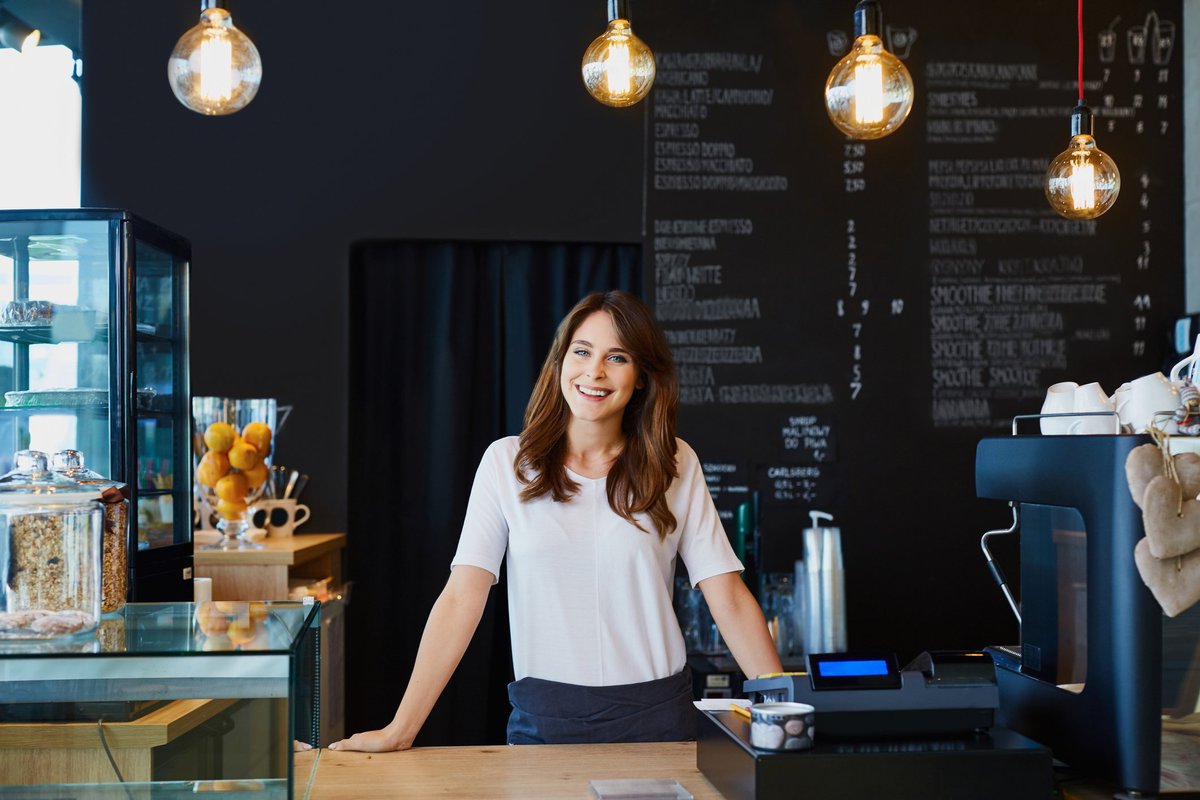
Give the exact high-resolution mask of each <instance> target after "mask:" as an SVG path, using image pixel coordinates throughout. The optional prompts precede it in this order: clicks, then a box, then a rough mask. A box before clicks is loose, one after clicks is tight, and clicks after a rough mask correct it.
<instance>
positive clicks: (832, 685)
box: [808, 653, 900, 691]
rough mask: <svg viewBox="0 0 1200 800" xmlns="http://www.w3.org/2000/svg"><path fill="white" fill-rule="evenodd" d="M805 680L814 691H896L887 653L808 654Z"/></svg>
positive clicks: (897, 679) (896, 676)
mask: <svg viewBox="0 0 1200 800" xmlns="http://www.w3.org/2000/svg"><path fill="white" fill-rule="evenodd" d="M808 677H809V680H810V681H811V683H812V687H813V689H814V690H816V691H821V690H823V689H899V688H900V671H899V670H898V669H896V657H895V656H894V655H892V654H891V653H812V654H810V655H809V656H808Z"/></svg>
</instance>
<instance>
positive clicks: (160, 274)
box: [135, 239, 175, 338]
mask: <svg viewBox="0 0 1200 800" xmlns="http://www.w3.org/2000/svg"><path fill="white" fill-rule="evenodd" d="M136 247H137V278H136V283H137V285H136V287H135V289H136V292H137V330H138V333H143V334H152V335H157V336H165V337H168V338H170V337H172V336H173V335H174V331H175V323H174V316H173V314H172V311H173V302H172V301H173V298H174V291H173V286H172V283H171V282H172V276H173V275H174V264H173V262H172V260H171V256H170V254H169V253H166V252H163V251H162V250H159V249H158V248H157V247H155V246H154V245H150V244H147V243H146V242H143V241H141V240H140V239H139V240H138V241H137V245H136Z"/></svg>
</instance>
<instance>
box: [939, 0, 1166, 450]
mask: <svg viewBox="0 0 1200 800" xmlns="http://www.w3.org/2000/svg"><path fill="white" fill-rule="evenodd" d="M1102 24H1103V25H1104V27H1103V28H1102V29H1101V30H1100V31H1099V32H1098V34H1096V39H1091V37H1090V36H1089V37H1088V39H1089V41H1088V43H1087V48H1086V49H1085V52H1086V53H1088V54H1089V55H1090V59H1089V63H1087V64H1086V65H1085V67H1086V68H1085V75H1086V76H1088V77H1087V80H1086V81H1085V86H1084V89H1085V94H1086V95H1087V97H1089V98H1091V99H1090V102H1091V104H1092V106H1093V108H1094V110H1095V113H1096V117H1097V120H1096V136H1097V142H1098V145H1099V146H1100V148H1101V149H1103V150H1105V151H1106V152H1108V153H1109V154H1110V155H1112V156H1113V157H1114V158H1115V159H1116V160H1117V161H1118V167H1119V168H1121V169H1122V178H1123V180H1122V192H1121V196H1120V197H1119V198H1118V201H1117V205H1116V206H1115V207H1114V208H1113V210H1111V211H1110V212H1109V213H1108V214H1107V215H1105V216H1104V217H1101V218H1098V219H1094V220H1067V219H1063V218H1061V217H1058V216H1056V215H1055V214H1053V212H1052V211H1051V210H1050V209H1049V208H1048V206H1047V204H1046V202H1045V200H1044V199H1043V198H1042V192H1043V181H1044V174H1045V170H1046V167H1047V165H1048V163H1049V161H1050V159H1051V158H1052V157H1053V156H1054V155H1056V154H1057V152H1059V151H1061V150H1063V149H1065V148H1066V144H1067V141H1068V139H1069V128H1068V120H1069V114H1070V107H1071V105H1072V100H1073V97H1074V94H1075V92H1074V90H1075V81H1074V80H1073V79H1072V78H1071V77H1070V76H1071V72H1070V67H1071V66H1073V65H1071V64H1069V63H1067V62H1065V61H1064V62H1063V63H1055V64H1052V65H1048V64H1045V63H1040V62H1036V61H1022V60H1013V61H1010V62H996V63H991V62H983V61H958V60H929V61H927V62H926V63H925V67H924V77H925V91H924V93H923V95H922V99H923V102H924V106H925V132H924V133H925V139H926V143H927V146H928V149H929V154H930V155H929V158H928V159H927V162H926V181H927V186H928V202H929V226H928V254H927V266H928V276H929V294H928V300H929V314H930V330H929V355H930V363H931V379H932V380H931V387H932V398H931V415H932V421H933V425H934V427H935V428H955V427H958V428H997V427H1003V426H1005V425H1006V424H1007V423H1008V421H1009V420H1010V419H1011V417H1012V416H1013V415H1014V414H1017V413H1030V412H1034V411H1036V410H1037V409H1038V408H1039V407H1040V404H1041V398H1042V397H1043V396H1044V393H1045V390H1046V388H1047V387H1048V386H1049V385H1051V384H1052V383H1055V382H1057V381H1059V380H1066V379H1069V380H1075V381H1077V382H1079V383H1086V382H1089V381H1093V380H1101V381H1102V383H1104V382H1105V381H1106V380H1107V381H1108V383H1111V384H1112V385H1106V386H1105V388H1106V389H1107V390H1108V391H1110V392H1111V391H1113V390H1114V389H1115V388H1116V384H1117V383H1119V382H1121V381H1124V380H1130V379H1132V378H1135V377H1137V376H1138V375H1141V374H1143V373H1145V372H1148V371H1151V370H1152V369H1155V368H1157V366H1158V364H1157V362H1155V361H1154V360H1153V359H1152V358H1150V357H1149V356H1150V348H1149V347H1148V339H1149V337H1150V336H1151V334H1152V333H1154V332H1155V331H1156V329H1157V328H1158V327H1161V326H1162V324H1163V322H1164V320H1163V317H1164V315H1165V311H1164V310H1165V309H1167V308H1170V307H1178V306H1179V304H1180V298H1179V297H1178V292H1179V290H1180V289H1181V288H1182V287H1177V286H1176V287H1173V285H1174V284H1177V283H1178V281H1177V280H1172V279H1170V278H1167V279H1166V280H1164V279H1163V276H1162V271H1163V270H1164V269H1168V270H1172V271H1176V272H1177V271H1178V261H1179V259H1180V257H1181V254H1180V253H1179V252H1178V249H1177V248H1178V243H1177V241H1176V242H1167V241H1163V240H1162V239H1161V238H1159V237H1157V232H1158V231H1157V230H1156V220H1155V219H1154V214H1153V210H1154V209H1156V208H1158V207H1160V206H1163V207H1168V206H1169V205H1173V206H1177V205H1178V203H1179V202H1181V198H1180V197H1179V192H1178V190H1177V182H1170V181H1166V180H1161V179H1160V180H1155V179H1154V177H1153V173H1154V172H1155V171H1156V166H1157V165H1156V163H1155V162H1156V161H1157V160H1158V156H1159V154H1161V153H1163V152H1167V151H1168V150H1169V148H1170V147H1172V146H1174V137H1173V136H1172V135H1169V132H1171V131H1172V130H1173V125H1174V124H1175V123H1176V122H1177V118H1178V110H1177V109H1176V105H1177V102H1178V88H1177V87H1176V85H1175V83H1177V81H1176V80H1174V79H1175V77H1176V76H1175V75H1173V70H1172V67H1173V64H1174V61H1175V56H1174V44H1173V42H1174V32H1175V25H1174V23H1173V22H1172V21H1171V20H1168V19H1165V18H1164V16H1163V15H1161V14H1160V13H1158V12H1157V11H1153V10H1152V11H1150V12H1148V13H1147V14H1146V16H1145V17H1144V18H1139V19H1138V20H1137V21H1136V22H1135V23H1134V24H1130V25H1123V24H1122V23H1121V20H1120V18H1119V17H1116V16H1114V17H1113V18H1112V19H1111V21H1110V20H1107V19H1106V20H1104V22H1103V23H1102ZM1118 41H1120V42H1124V43H1126V44H1127V45H1128V47H1125V48H1118V47H1117V46H1116V44H1117V42H1118ZM1150 62H1153V69H1151V68H1148V67H1149V66H1150ZM1175 72H1176V73H1177V72H1178V70H1175ZM920 101H921V100H919V102H920ZM1047 130H1050V131H1055V132H1057V133H1058V134H1059V136H1058V138H1057V139H1055V140H1048V139H1047V137H1046V135H1044V134H1045V132H1046V131H1047ZM1131 233H1132V234H1133V235H1130V234H1131ZM1175 238H1176V239H1177V237H1175ZM1156 255H1161V256H1163V258H1162V259H1161V266H1159V263H1160V262H1159V261H1158V260H1157V259H1156V260H1152V256H1156ZM1156 272H1157V273H1158V274H1156ZM1156 309H1157V311H1156ZM1149 344H1151V345H1153V346H1154V347H1157V345H1158V342H1157V341H1153V342H1149ZM1106 361H1107V362H1108V363H1109V364H1111V365H1116V364H1121V363H1124V364H1131V363H1133V364H1137V363H1138V362H1139V361H1140V362H1142V363H1143V365H1144V366H1140V367H1127V368H1126V372H1123V373H1118V372H1115V370H1114V369H1112V368H1108V369H1106V368H1105V367H1104V366H1102V364H1103V362H1106ZM1081 365H1089V366H1086V367H1083V366H1081ZM1085 369H1086V370H1090V371H1083V370H1085ZM1097 372H1102V373H1108V374H1109V375H1115V377H1111V378H1106V377H1103V376H1102V375H1098V374H1096V373H1097Z"/></svg>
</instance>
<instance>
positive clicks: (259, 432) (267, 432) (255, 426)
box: [242, 422, 271, 458]
mask: <svg viewBox="0 0 1200 800" xmlns="http://www.w3.org/2000/svg"><path fill="white" fill-rule="evenodd" d="M242 439H243V440H244V441H246V442H247V443H248V444H252V445H254V449H255V450H257V451H258V454H259V455H260V456H262V457H263V458H266V457H267V456H269V455H270V454H271V428H270V427H269V426H268V425H267V423H265V422H251V423H250V424H249V425H247V426H246V427H244V428H242Z"/></svg>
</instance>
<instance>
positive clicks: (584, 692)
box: [508, 666, 696, 744]
mask: <svg viewBox="0 0 1200 800" xmlns="http://www.w3.org/2000/svg"><path fill="white" fill-rule="evenodd" d="M508 699H509V702H511V703H512V707H513V711H512V715H511V716H509V718H508V743H509V744H598V743H606V742H682V741H687V740H690V739H695V738H696V707H695V706H694V705H692V671H691V669H689V668H688V667H686V666H685V667H684V668H683V671H682V672H680V673H678V674H676V675H672V676H671V677H669V678H660V679H658V680H654V681H646V682H645V683H629V684H625V685H624V686H576V685H574V684H570V683H558V682H557V681H546V680H542V679H541V678H522V679H521V680H519V681H514V682H513V683H510V684H509V685H508Z"/></svg>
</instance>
